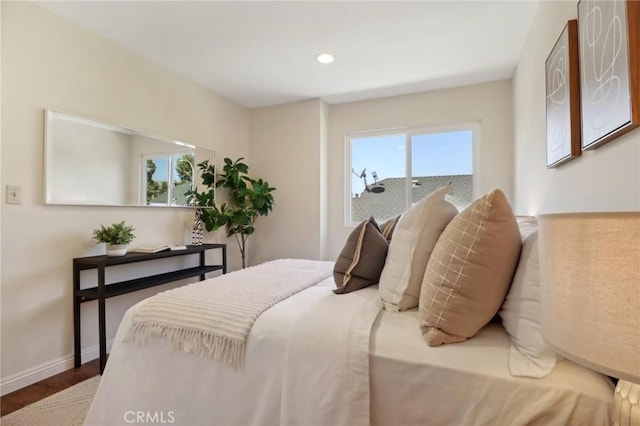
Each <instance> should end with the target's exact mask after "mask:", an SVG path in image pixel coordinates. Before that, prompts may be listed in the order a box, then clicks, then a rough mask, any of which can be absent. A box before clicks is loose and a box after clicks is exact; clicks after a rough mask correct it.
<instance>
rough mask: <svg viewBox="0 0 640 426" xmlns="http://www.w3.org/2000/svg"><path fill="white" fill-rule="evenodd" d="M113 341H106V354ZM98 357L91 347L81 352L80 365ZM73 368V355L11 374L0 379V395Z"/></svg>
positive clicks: (98, 353) (97, 353) (95, 346)
mask: <svg viewBox="0 0 640 426" xmlns="http://www.w3.org/2000/svg"><path fill="white" fill-rule="evenodd" d="M112 344H113V340H110V341H107V352H109V351H110V350H111V345H112ZM99 356H100V348H99V346H98V345H94V346H91V347H89V348H86V349H83V350H82V363H86V362H89V361H91V360H94V359H96V358H98V357H99ZM72 368H73V355H67V356H65V357H62V358H58V359H55V360H52V361H48V362H45V363H43V364H40V365H37V366H35V367H33V368H29V369H27V370H24V371H21V372H19V373H16V374H12V375H11V376H8V377H3V378H2V379H0V395H2V396H4V395H6V394H8V393H11V392H13V391H17V390H18V389H22V388H23V387H25V386H29V385H32V384H34V383H37V382H39V381H40V380H44V379H46V378H49V377H51V376H55V375H56V374H58V373H62V372H63V371H67V370H70V369H72Z"/></svg>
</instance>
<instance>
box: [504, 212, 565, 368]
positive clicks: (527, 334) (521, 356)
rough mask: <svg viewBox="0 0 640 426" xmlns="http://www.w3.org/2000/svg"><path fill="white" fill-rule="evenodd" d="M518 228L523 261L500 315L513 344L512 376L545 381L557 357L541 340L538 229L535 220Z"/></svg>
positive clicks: (510, 357) (521, 222)
mask: <svg viewBox="0 0 640 426" xmlns="http://www.w3.org/2000/svg"><path fill="white" fill-rule="evenodd" d="M518 226H519V228H520V235H521V236H522V249H521V251H520V259H519V261H518V266H517V269H516V272H515V274H514V276H513V281H512V283H511V288H510V289H509V292H508V293H507V297H506V298H505V300H504V302H503V304H502V307H501V308H500V311H499V314H500V317H501V318H502V325H503V326H504V328H505V330H506V331H507V333H508V334H509V339H510V340H511V347H510V349H509V371H510V372H511V375H513V376H527V377H544V376H546V375H547V374H549V373H550V372H551V370H553V367H554V366H555V365H556V354H555V352H553V350H552V349H551V347H550V346H549V345H548V344H547V343H546V342H545V341H544V339H543V338H542V326H541V323H542V309H541V304H540V303H541V302H540V297H541V295H540V273H539V263H540V262H539V258H538V229H537V226H536V222H535V219H533V218H531V219H528V220H527V219H519V220H518Z"/></svg>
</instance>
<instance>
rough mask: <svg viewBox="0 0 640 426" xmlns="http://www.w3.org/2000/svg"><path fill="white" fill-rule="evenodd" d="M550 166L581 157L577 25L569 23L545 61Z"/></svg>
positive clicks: (575, 22)
mask: <svg viewBox="0 0 640 426" xmlns="http://www.w3.org/2000/svg"><path fill="white" fill-rule="evenodd" d="M545 82H546V103H547V167H548V168H551V167H557V166H559V165H560V164H564V163H566V162H567V161H569V160H572V159H574V158H576V157H578V156H579V155H580V152H581V150H580V78H579V70H578V23H577V21H576V20H575V19H574V20H571V21H569V22H568V23H567V25H566V26H565V28H564V30H563V31H562V34H561V35H560V37H559V38H558V41H557V42H556V44H555V46H554V47H553V50H551V53H550V54H549V57H548V58H547V60H546V62H545Z"/></svg>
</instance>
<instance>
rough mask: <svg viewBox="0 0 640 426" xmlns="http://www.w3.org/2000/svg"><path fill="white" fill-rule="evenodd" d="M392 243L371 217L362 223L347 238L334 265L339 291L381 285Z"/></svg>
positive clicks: (337, 291)
mask: <svg viewBox="0 0 640 426" xmlns="http://www.w3.org/2000/svg"><path fill="white" fill-rule="evenodd" d="M388 248H389V242H388V241H387V239H386V238H385V237H384V236H383V235H382V233H381V232H380V228H378V224H377V223H376V221H375V220H374V219H373V217H370V218H369V219H367V220H365V221H364V222H362V223H361V224H360V225H358V226H357V227H356V228H355V229H354V230H353V231H352V232H351V234H350V235H349V237H348V238H347V242H346V243H345V245H344V248H343V249H342V251H341V252H340V255H339V256H338V260H336V264H335V266H334V267H333V279H334V281H335V282H336V287H337V288H336V289H335V290H333V292H334V293H336V294H343V293H349V292H351V291H355V290H360V289H361V288H365V287H368V286H370V285H373V284H377V283H378V281H379V279H380V273H381V272H382V268H383V267H384V260H385V258H386V257H387V250H388Z"/></svg>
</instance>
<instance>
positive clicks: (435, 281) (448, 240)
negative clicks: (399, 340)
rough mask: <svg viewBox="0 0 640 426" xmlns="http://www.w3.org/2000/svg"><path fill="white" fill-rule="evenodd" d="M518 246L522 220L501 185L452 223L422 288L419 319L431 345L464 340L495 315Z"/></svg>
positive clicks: (433, 259) (430, 263) (510, 274)
mask: <svg viewBox="0 0 640 426" xmlns="http://www.w3.org/2000/svg"><path fill="white" fill-rule="evenodd" d="M520 246H521V242H520V232H519V230H518V224H517V223H516V219H515V217H514V216H513V212H512V211H511V207H510V206H509V203H508V202H507V199H506V198H505V196H504V194H503V193H502V191H500V190H499V189H496V190H494V191H492V192H490V193H488V194H486V195H484V196H483V197H481V198H479V199H477V200H476V201H474V202H473V203H472V204H471V205H470V206H469V207H467V208H466V209H465V210H464V211H462V212H461V213H460V214H459V215H458V216H456V217H455V218H454V219H453V220H452V221H451V223H449V225H448V226H447V228H446V229H445V230H444V232H443V233H442V235H441V236H440V239H439V240H438V243H437V244H436V246H435V248H434V249H433V253H432V254H431V258H430V259H429V263H428V265H427V270H426V272H425V274H424V280H423V282H422V291H421V293H420V312H419V318H420V324H421V328H422V332H423V334H424V339H425V340H426V342H427V343H428V344H429V346H437V345H441V344H443V343H454V342H462V341H464V340H466V339H468V338H469V337H472V336H473V335H475V334H476V333H477V332H478V330H480V329H481V328H482V327H483V326H484V325H485V324H487V323H488V322H489V321H490V320H491V318H492V317H493V316H494V315H495V314H496V312H498V309H499V308H500V305H501V304H502V301H503V300H504V297H505V295H506V294H507V291H508V289H509V285H510V283H511V278H512V277H513V272H514V270H515V267H516V264H517V262H518V255H519V254H520Z"/></svg>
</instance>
